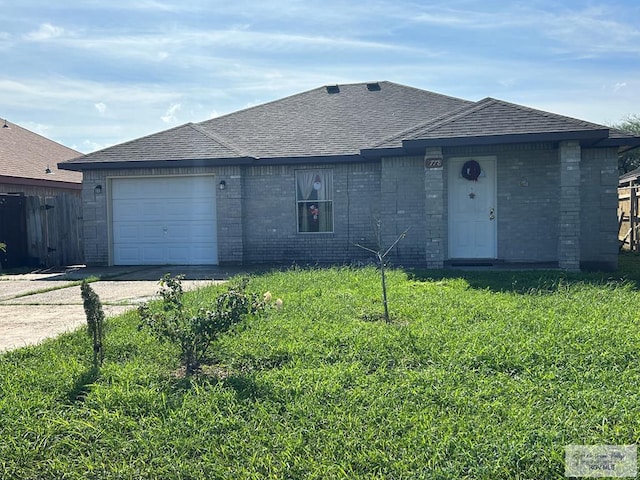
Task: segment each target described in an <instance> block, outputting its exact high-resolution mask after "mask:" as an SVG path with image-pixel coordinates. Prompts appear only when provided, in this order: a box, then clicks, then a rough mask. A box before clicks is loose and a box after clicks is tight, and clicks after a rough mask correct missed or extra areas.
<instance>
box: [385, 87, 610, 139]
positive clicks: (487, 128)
mask: <svg viewBox="0 0 640 480" xmlns="http://www.w3.org/2000/svg"><path fill="white" fill-rule="evenodd" d="M607 128H608V127H604V126H602V125H597V124H595V123H590V122H586V121H583V120H578V119H575V118H571V117H565V116H563V115H557V114H554V113H549V112H544V111H542V110H536V109H533V108H529V107H525V106H522V105H516V104H514V103H509V102H505V101H502V100H497V99H495V98H485V99H483V100H480V101H479V102H476V103H474V104H473V105H470V106H467V107H464V108H462V109H460V110H458V111H457V112H452V113H450V114H449V115H445V116H443V117H441V118H439V119H437V120H435V121H431V122H428V123H426V124H422V125H418V126H416V127H415V128H413V129H410V130H407V131H404V132H401V133H400V134H399V135H394V136H392V137H389V138H388V139H386V140H385V141H383V142H381V143H380V144H378V145H377V147H383V148H389V147H398V146H401V145H402V141H403V140H426V139H445V138H465V137H487V136H502V135H524V134H544V133H563V132H565V133H566V132H579V131H584V132H589V131H594V130H603V129H605V130H606V129H607Z"/></svg>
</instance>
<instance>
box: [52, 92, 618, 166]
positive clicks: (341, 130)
mask: <svg viewBox="0 0 640 480" xmlns="http://www.w3.org/2000/svg"><path fill="white" fill-rule="evenodd" d="M607 130H608V127H603V126H601V125H596V124H594V123H589V122H585V121H582V120H577V119H575V118H570V117H565V116H562V115H556V114H552V113H548V112H543V111H541V110H535V109H532V108H528V107H524V106H521V105H516V104H513V103H508V102H504V101H501V100H496V99H493V98H485V99H484V100H481V101H479V102H471V101H468V100H463V99H459V98H454V97H450V96H446V95H441V94H438V93H433V92H428V91H425V90H420V89H417V88H413V87H407V86H404V85H399V84H396V83H392V82H376V83H369V84H367V83H358V84H350V85H339V86H333V87H332V88H329V87H321V88H316V89H314V90H310V91H307V92H303V93H300V94H297V95H293V96H290V97H286V98H283V99H280V100H276V101H273V102H269V103H266V104H263V105H258V106H256V107H252V108H247V109H245V110H240V111H238V112H234V113H231V114H228V115H224V116H221V117H217V118H213V119H211V120H207V121H204V122H201V123H197V124H191V123H190V124H186V125H182V126H180V127H176V128H172V129H170V130H166V131H163V132H159V133H156V134H153V135H149V136H147V137H143V138H139V139H136V140H132V141H130V142H127V143H123V144H121V145H116V146H114V147H110V148H107V149H105V150H101V151H98V152H94V153H90V154H89V155H85V156H83V157H80V158H77V159H74V160H72V161H70V162H66V163H65V164H64V165H63V166H62V168H68V169H72V170H73V169H78V170H82V169H84V168H101V167H106V166H107V164H109V165H110V164H113V163H121V162H127V163H128V164H129V165H131V166H133V165H135V164H136V162H154V164H155V163H162V162H165V161H182V162H189V161H192V162H196V163H197V162H198V161H205V160H212V161H219V160H225V161H230V162H233V161H241V160H243V159H244V160H249V161H250V160H256V159H257V160H259V159H304V158H318V157H329V158H334V157H350V156H354V155H360V154H361V153H363V154H368V153H370V152H372V151H374V150H375V149H387V148H392V149H395V148H401V147H402V146H403V144H405V143H403V142H407V141H408V142H411V141H418V140H429V139H452V138H456V139H457V138H466V139H473V138H482V137H484V138H489V137H494V136H505V135H531V134H556V135H561V134H564V133H570V132H571V133H575V132H597V134H598V135H601V136H603V138H604V137H607ZM618 134H620V135H622V137H624V134H622V133H621V132H615V131H612V132H611V134H610V136H609V139H612V138H622V137H615V136H616V135H618ZM627 138H628V137H627ZM363 151H364V152H363ZM380 151H381V150H380ZM185 165H186V163H185Z"/></svg>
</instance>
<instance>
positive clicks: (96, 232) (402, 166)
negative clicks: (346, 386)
mask: <svg viewBox="0 0 640 480" xmlns="http://www.w3.org/2000/svg"><path fill="white" fill-rule="evenodd" d="M639 144H640V138H638V137H632V136H629V135H625V134H622V133H621V132H618V131H614V130H612V129H609V128H608V127H605V126H602V125H596V124H593V123H589V122H585V121H582V120H577V119H573V118H568V117H564V116H560V115H555V114H552V113H547V112H543V111H539V110H534V109H532V108H527V107H524V106H520V105H515V104H512V103H508V102H504V101H501V100H497V99H493V98H486V99H484V100H480V101H478V102H473V101H468V100H464V99H459V98H454V97H450V96H446V95H441V94H437V93H433V92H428V91H424V90H420V89H416V88H412V87H407V86H403V85H399V84H396V83H392V82H375V83H361V84H350V85H330V86H326V87H321V88H316V89H314V90H311V91H308V92H304V93H300V94H298V95H293V96H291V97H287V98H283V99H281V100H277V101H274V102H270V103H267V104H264V105H259V106H256V107H252V108H248V109H245V110H241V111H238V112H235V113H231V114H229V115H225V116H221V117H218V118H214V119H211V120H208V121H204V122H201V123H189V124H186V125H182V126H179V127H176V128H172V129H170V130H166V131H163V132H159V133H156V134H153V135H150V136H147V137H144V138H139V139H136V140H133V141H130V142H127V143H123V144H120V145H116V146H113V147H110V148H107V149H105V150H101V151H98V152H94V153H91V154H88V155H85V156H82V157H79V158H76V159H73V160H70V161H67V162H64V163H61V164H60V165H59V166H60V168H61V169H64V170H72V171H79V172H83V174H84V181H83V204H84V238H85V259H86V262H87V263H89V264H97V265H129V264H251V263H266V262H277V263H291V262H302V263H308V262H318V263H340V262H351V261H358V260H363V259H367V258H369V257H368V254H367V252H365V251H364V250H362V249H360V248H358V247H357V246H356V245H355V244H365V245H369V246H375V245H376V233H375V228H374V226H375V225H376V224H377V223H380V225H381V237H382V244H383V245H389V244H390V243H391V242H393V241H394V240H395V238H396V237H397V236H398V234H399V233H401V232H403V231H404V230H405V229H407V228H410V230H409V232H408V234H407V236H406V238H404V239H403V240H402V241H401V242H399V244H398V245H397V248H396V249H394V251H393V261H394V262H396V263H401V264H414V265H420V266H424V267H428V268H441V267H443V266H446V265H447V264H455V263H458V264H474V263H487V264H495V263H518V264H521V263H535V264H541V263H544V264H550V265H553V266H558V267H559V268H563V269H566V270H578V269H579V268H604V269H615V268H616V265H617V252H618V242H617V226H618V225H617V218H616V204H617V200H616V186H617V181H618V174H617V164H616V162H617V160H616V155H617V152H618V149H619V148H621V147H624V146H627V147H628V146H637V145H639Z"/></svg>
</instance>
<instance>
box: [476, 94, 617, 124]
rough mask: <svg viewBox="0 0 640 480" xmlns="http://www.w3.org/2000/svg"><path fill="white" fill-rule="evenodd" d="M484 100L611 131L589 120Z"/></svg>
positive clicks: (504, 101) (494, 99)
mask: <svg viewBox="0 0 640 480" xmlns="http://www.w3.org/2000/svg"><path fill="white" fill-rule="evenodd" d="M484 100H492V101H493V102H495V103H500V104H502V105H506V106H510V107H515V108H517V109H519V110H526V111H528V112H531V113H535V114H537V115H541V116H543V117H555V118H557V119H562V120H568V121H571V122H574V123H578V124H581V125H582V126H585V127H597V128H598V129H602V128H604V129H608V130H611V127H608V126H606V125H601V124H599V123H594V122H589V121H587V120H581V119H579V118H575V117H569V116H568V115H562V114H560V113H554V112H548V111H546V110H540V109H539V108H533V107H528V106H526V105H520V104H519V103H513V102H507V101H506V100H501V99H499V98H492V97H487V98H485V99H484Z"/></svg>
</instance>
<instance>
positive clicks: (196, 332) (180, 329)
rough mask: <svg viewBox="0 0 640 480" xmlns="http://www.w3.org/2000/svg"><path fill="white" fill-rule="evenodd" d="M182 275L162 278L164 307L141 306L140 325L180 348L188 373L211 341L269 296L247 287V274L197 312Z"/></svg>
mask: <svg viewBox="0 0 640 480" xmlns="http://www.w3.org/2000/svg"><path fill="white" fill-rule="evenodd" d="M183 278H184V276H183V275H177V276H175V277H172V276H171V275H169V274H166V275H165V276H164V277H163V278H162V280H161V281H160V285H161V287H162V288H161V289H160V292H159V293H160V296H161V297H162V309H161V310H157V309H156V310H154V309H153V308H152V307H151V306H150V305H149V304H148V303H145V304H143V305H141V306H140V307H139V308H138V312H139V314H140V319H141V327H143V328H148V329H149V330H150V331H151V332H152V333H153V334H154V335H155V336H156V337H158V338H159V339H160V340H161V341H168V342H171V343H174V344H176V345H178V347H179V348H180V360H181V362H182V365H183V366H184V367H185V371H186V374H187V375H190V374H191V373H193V372H194V371H196V370H198V369H199V367H200V363H201V362H202V360H203V358H204V356H205V355H206V353H207V351H208V349H209V347H210V346H211V344H212V343H213V342H214V341H215V340H216V339H217V338H218V336H219V335H221V334H222V333H224V332H226V331H227V330H229V329H230V328H231V327H232V326H233V325H234V324H236V323H239V322H240V321H242V320H243V319H244V318H245V317H246V316H249V315H255V314H258V313H260V312H262V311H263V310H264V309H265V308H266V306H267V305H268V303H267V301H268V300H270V294H269V298H267V296H266V295H265V298H264V299H262V300H261V299H260V298H259V296H258V295H257V294H255V293H247V292H246V291H245V289H246V286H247V284H248V282H249V280H248V278H240V279H238V280H236V281H235V282H232V283H231V285H230V286H229V288H228V290H227V291H226V292H223V293H221V294H220V295H218V296H217V297H216V298H215V300H214V302H213V304H212V305H211V307H210V308H203V307H200V308H198V309H197V310H196V311H195V312H194V311H192V310H190V309H188V308H185V304H184V302H183V295H184V291H183V289H182V279H183Z"/></svg>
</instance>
